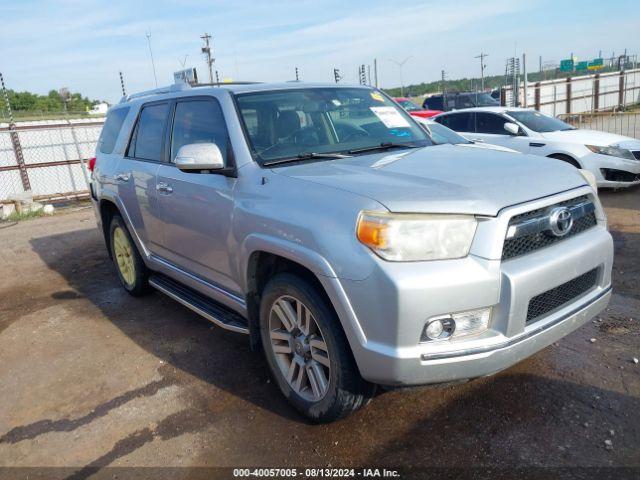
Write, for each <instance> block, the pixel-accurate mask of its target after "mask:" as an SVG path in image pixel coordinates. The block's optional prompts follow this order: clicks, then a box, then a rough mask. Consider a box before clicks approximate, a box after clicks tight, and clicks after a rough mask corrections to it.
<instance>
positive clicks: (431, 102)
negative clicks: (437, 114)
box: [422, 96, 444, 110]
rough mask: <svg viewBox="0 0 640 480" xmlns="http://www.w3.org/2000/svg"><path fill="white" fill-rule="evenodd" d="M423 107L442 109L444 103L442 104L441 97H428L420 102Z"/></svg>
mask: <svg viewBox="0 0 640 480" xmlns="http://www.w3.org/2000/svg"><path fill="white" fill-rule="evenodd" d="M422 106H423V107H424V108H426V109H427V110H444V105H443V104H442V97H440V96H438V97H429V98H427V99H426V100H425V101H424V103H423V104H422Z"/></svg>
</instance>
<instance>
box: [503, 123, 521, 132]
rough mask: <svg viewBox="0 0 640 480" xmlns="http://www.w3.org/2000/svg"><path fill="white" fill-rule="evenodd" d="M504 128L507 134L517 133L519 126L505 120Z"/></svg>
mask: <svg viewBox="0 0 640 480" xmlns="http://www.w3.org/2000/svg"><path fill="white" fill-rule="evenodd" d="M504 129H505V130H506V131H507V133H509V135H519V134H520V127H519V126H518V125H516V124H515V123H512V122H507V123H505V124H504Z"/></svg>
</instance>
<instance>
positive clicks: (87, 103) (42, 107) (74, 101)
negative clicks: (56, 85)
mask: <svg viewBox="0 0 640 480" xmlns="http://www.w3.org/2000/svg"><path fill="white" fill-rule="evenodd" d="M7 93H8V96H9V103H10V105H11V110H12V111H13V112H14V113H15V114H16V116H20V114H21V113H35V112H45V113H57V112H64V111H65V109H66V110H67V111H68V112H85V111H87V110H89V109H91V108H92V107H93V106H94V105H95V104H96V103H99V102H100V101H99V100H90V99H89V98H88V97H83V96H82V94H80V93H72V92H69V91H68V90H67V89H66V88H61V89H60V90H51V91H49V93H48V94H47V95H39V94H37V93H31V92H16V91H14V90H8V91H7ZM6 110H7V108H6V105H5V100H4V97H3V96H0V111H2V113H3V114H5V113H6Z"/></svg>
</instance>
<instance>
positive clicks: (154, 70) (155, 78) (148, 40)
mask: <svg viewBox="0 0 640 480" xmlns="http://www.w3.org/2000/svg"><path fill="white" fill-rule="evenodd" d="M147 45H149V56H150V57H151V68H153V79H154V80H155V82H156V88H158V76H157V75H156V64H155V62H154V61H153V50H151V32H150V31H149V32H147Z"/></svg>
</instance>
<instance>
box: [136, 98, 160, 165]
mask: <svg viewBox="0 0 640 480" xmlns="http://www.w3.org/2000/svg"><path fill="white" fill-rule="evenodd" d="M168 113H169V104H168V103H159V104H155V105H147V106H144V107H142V111H141V112H140V116H139V118H138V124H137V125H136V129H135V133H134V135H133V138H132V139H131V144H130V145H129V150H128V152H127V155H128V156H130V157H135V158H140V159H143V160H155V161H158V162H159V161H160V160H162V146H163V144H164V128H165V126H166V125H167V116H168Z"/></svg>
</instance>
